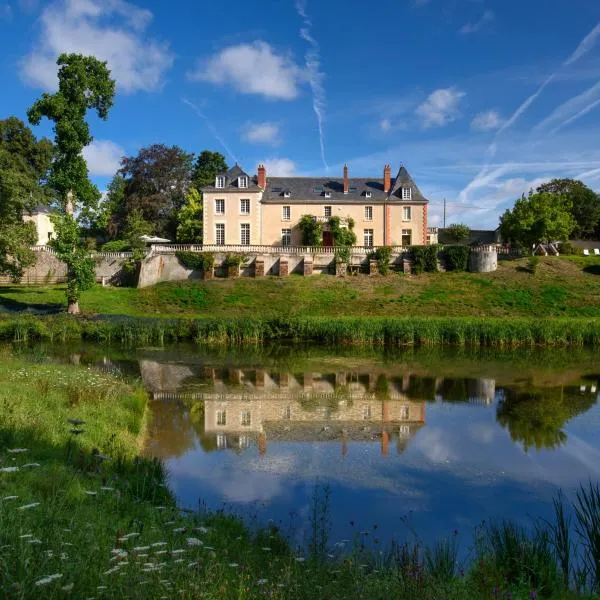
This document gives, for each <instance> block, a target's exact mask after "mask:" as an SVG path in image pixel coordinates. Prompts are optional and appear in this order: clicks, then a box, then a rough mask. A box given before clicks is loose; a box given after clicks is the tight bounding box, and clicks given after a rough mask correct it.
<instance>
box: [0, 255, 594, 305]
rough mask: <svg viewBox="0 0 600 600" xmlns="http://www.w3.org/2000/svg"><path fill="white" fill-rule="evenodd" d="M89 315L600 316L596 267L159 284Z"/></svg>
mask: <svg viewBox="0 0 600 600" xmlns="http://www.w3.org/2000/svg"><path fill="white" fill-rule="evenodd" d="M63 306H64V288H63V286H53V287H38V288H34V287H20V286H11V287H2V288H0V310H5V311H21V310H32V311H43V310H50V311H59V310H61V308H62V307H63ZM81 306H82V310H83V311H84V312H86V313H89V314H121V315H131V316H178V317H180V316H185V317H188V316H190V317H191V316H215V317H218V316H224V317H231V316H242V317H243V316H264V317H273V316H290V315H311V316H319V315H322V316H339V315H347V316H361V315H362V316H494V317H506V316H529V317H569V316H571V317H598V316H600V259H598V258H592V257H590V258H580V257H565V258H563V257H561V258H544V259H541V260H540V264H539V267H538V269H537V272H536V274H535V275H532V274H530V273H529V272H528V271H527V260H526V259H523V260H517V261H506V262H501V263H500V265H499V268H498V270H497V271H496V272H495V273H489V274H472V273H432V274H424V275H420V276H405V275H403V274H391V275H389V276H388V277H382V276H375V277H368V276H356V277H348V278H344V279H340V278H335V277H333V276H330V275H321V276H317V275H316V276H313V277H307V278H304V277H301V276H296V275H292V276H290V277H289V278H286V279H279V278H266V279H260V280H257V279H238V280H229V279H219V280H213V281H209V282H176V283H163V284H159V285H157V286H154V287H152V288H146V289H143V290H136V289H127V288H101V287H95V288H94V289H92V290H90V291H87V292H85V293H84V294H83V296H82V299H81Z"/></svg>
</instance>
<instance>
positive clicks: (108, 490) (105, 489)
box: [100, 485, 115, 492]
mask: <svg viewBox="0 0 600 600" xmlns="http://www.w3.org/2000/svg"><path fill="white" fill-rule="evenodd" d="M100 489H101V490H102V491H103V492H114V491H115V488H113V487H108V486H107V485H105V486H102V487H101V488H100Z"/></svg>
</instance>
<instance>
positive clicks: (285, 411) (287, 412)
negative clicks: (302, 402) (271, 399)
mask: <svg viewBox="0 0 600 600" xmlns="http://www.w3.org/2000/svg"><path fill="white" fill-rule="evenodd" d="M283 418H284V419H287V420H289V419H291V418H292V407H291V406H290V405H289V404H288V405H287V406H286V407H285V408H284V409H283Z"/></svg>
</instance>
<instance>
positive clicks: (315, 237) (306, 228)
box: [298, 215, 323, 246]
mask: <svg viewBox="0 0 600 600" xmlns="http://www.w3.org/2000/svg"><path fill="white" fill-rule="evenodd" d="M298 227H299V228H300V231H301V232H302V245H303V246H320V245H321V244H322V241H323V225H322V224H321V223H320V222H319V221H317V219H315V217H313V216H312V215H302V217H301V218H300V221H299V222H298Z"/></svg>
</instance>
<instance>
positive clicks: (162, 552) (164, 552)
mask: <svg viewBox="0 0 600 600" xmlns="http://www.w3.org/2000/svg"><path fill="white" fill-rule="evenodd" d="M154 554H156V556H160V555H161V554H169V551H168V550H158V551H156V552H155V553H154Z"/></svg>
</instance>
